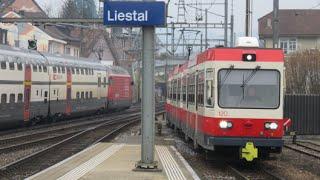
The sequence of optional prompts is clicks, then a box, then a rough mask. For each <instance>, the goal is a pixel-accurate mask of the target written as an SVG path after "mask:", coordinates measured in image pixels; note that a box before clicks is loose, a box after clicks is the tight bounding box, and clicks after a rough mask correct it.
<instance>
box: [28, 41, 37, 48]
mask: <svg viewBox="0 0 320 180" xmlns="http://www.w3.org/2000/svg"><path fill="white" fill-rule="evenodd" d="M28 49H30V50H35V51H36V50H37V40H35V39H30V40H28Z"/></svg>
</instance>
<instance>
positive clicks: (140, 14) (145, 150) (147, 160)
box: [104, 0, 166, 171]
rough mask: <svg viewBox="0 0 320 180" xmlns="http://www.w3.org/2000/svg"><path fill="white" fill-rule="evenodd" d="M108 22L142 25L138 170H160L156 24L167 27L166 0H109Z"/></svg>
mask: <svg viewBox="0 0 320 180" xmlns="http://www.w3.org/2000/svg"><path fill="white" fill-rule="evenodd" d="M104 24H105V25H107V26H126V27H128V26H129V27H142V32H143V35H142V42H143V49H142V62H143V67H142V69H143V70H142V76H143V77H142V94H143V97H142V121H141V131H142V143H141V160H140V161H139V162H137V164H136V168H135V169H134V171H158V170H159V169H158V163H157V162H156V161H154V134H155V133H154V132H155V130H154V129H155V99H154V95H155V93H154V90H155V89H154V88H155V80H154V51H155V40H154V39H155V26H165V24H166V7H165V3H164V2H155V1H153V0H145V1H142V2H137V1H136V2H123V1H121V2H120V1H118V2H117V1H106V2H105V4H104Z"/></svg>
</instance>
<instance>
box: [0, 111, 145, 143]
mask: <svg viewBox="0 0 320 180" xmlns="http://www.w3.org/2000/svg"><path fill="white" fill-rule="evenodd" d="M139 110H140V106H137V105H136V106H132V107H131V108H130V109H127V110H125V112H127V113H132V112H137V111H139ZM122 113H123V111H117V112H107V113H103V114H98V115H92V114H90V115H89V116H82V117H75V118H71V119H68V120H66V121H58V122H54V123H46V124H37V125H35V126H31V127H21V128H15V129H9V130H2V131H0V140H1V139H5V138H8V137H11V138H12V137H14V136H20V135H24V134H25V133H34V132H36V131H41V130H43V129H46V128H52V127H53V126H56V127H57V128H59V127H60V126H66V125H69V124H73V123H81V122H84V121H88V120H94V119H97V118H102V117H105V116H106V115H108V116H115V115H118V114H122Z"/></svg>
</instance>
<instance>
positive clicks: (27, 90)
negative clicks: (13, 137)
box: [23, 64, 32, 122]
mask: <svg viewBox="0 0 320 180" xmlns="http://www.w3.org/2000/svg"><path fill="white" fill-rule="evenodd" d="M31 83H32V81H31V66H30V65H29V64H26V65H25V74H24V106H23V117H24V121H25V122H26V121H29V119H30V96H31Z"/></svg>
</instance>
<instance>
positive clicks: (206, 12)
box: [204, 9, 208, 50]
mask: <svg viewBox="0 0 320 180" xmlns="http://www.w3.org/2000/svg"><path fill="white" fill-rule="evenodd" d="M204 41H205V43H206V44H205V46H204V47H205V50H207V49H208V9H205V32H204Z"/></svg>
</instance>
